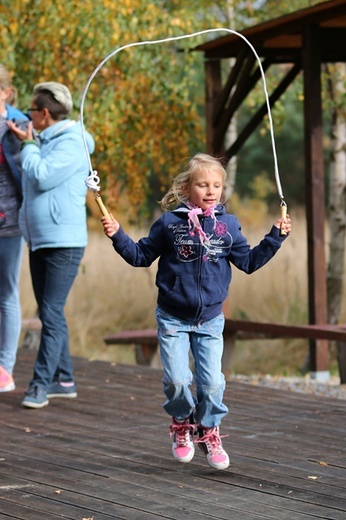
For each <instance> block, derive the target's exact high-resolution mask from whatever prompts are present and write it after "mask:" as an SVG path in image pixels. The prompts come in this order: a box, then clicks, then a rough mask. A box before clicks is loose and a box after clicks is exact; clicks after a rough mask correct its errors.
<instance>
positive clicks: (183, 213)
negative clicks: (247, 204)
mask: <svg viewBox="0 0 346 520" xmlns="http://www.w3.org/2000/svg"><path fill="white" fill-rule="evenodd" d="M188 212H189V209H188V208H187V207H186V206H185V205H181V206H179V207H178V208H177V209H175V210H174V211H171V212H167V213H164V214H163V215H162V216H161V217H160V218H159V219H158V220H157V221H156V222H155V223H154V224H153V225H152V227H151V229H150V231H149V235H148V237H145V238H142V239H140V240H139V241H138V242H137V243H136V242H134V241H133V240H132V239H131V238H130V237H129V236H128V235H127V234H126V233H125V232H124V230H123V229H122V228H121V227H120V229H119V230H118V231H117V233H115V234H114V235H113V236H112V237H111V239H112V242H113V247H114V249H115V250H116V251H117V252H118V253H119V254H120V255H121V256H122V258H123V259H124V260H126V262H128V263H129V264H131V265H133V266H135V267H148V266H149V265H151V264H152V262H153V261H154V260H156V258H159V264H158V271H157V276H156V285H157V287H158V289H159V293H158V299H157V303H158V305H159V306H160V307H162V308H163V309H164V310H165V311H166V312H168V313H169V314H171V315H173V316H177V317H179V318H182V319H185V320H188V321H192V322H196V323H198V322H200V321H206V320H210V319H212V318H214V317H215V316H217V315H218V314H220V312H221V311H222V304H223V302H224V301H225V299H226V298H227V294H228V288H229V285H230V282H231V278H232V269H231V263H232V264H233V265H234V266H236V267H237V268H238V269H240V270H241V271H244V272H245V273H247V274H250V273H253V272H254V271H256V270H257V269H259V268H260V267H262V266H263V265H265V264H266V263H267V262H268V261H269V260H270V259H271V258H272V257H273V256H274V255H275V253H276V252H277V250H278V249H279V248H280V246H281V244H282V242H283V240H285V237H282V236H280V230H279V229H278V228H276V227H275V226H273V227H272V229H271V231H270V233H268V234H267V235H265V237H264V238H263V240H262V241H261V242H260V243H259V244H258V245H257V246H256V247H254V248H252V249H251V248H250V245H249V244H248V242H247V240H246V238H245V237H244V236H243V235H242V233H241V227H240V223H239V221H238V219H237V218H236V217H235V216H234V215H230V214H227V213H226V210H225V208H224V206H222V205H221V204H219V205H218V206H217V208H216V210H215V216H216V221H215V220H214V219H213V218H212V217H208V216H204V215H201V216H200V217H199V218H200V223H201V226H202V229H203V230H204V232H205V233H206V235H207V237H208V238H209V243H210V246H209V247H208V249H206V248H205V247H204V246H203V245H202V244H201V242H200V239H199V237H198V236H197V235H196V236H194V235H191V233H190V229H189V223H188Z"/></svg>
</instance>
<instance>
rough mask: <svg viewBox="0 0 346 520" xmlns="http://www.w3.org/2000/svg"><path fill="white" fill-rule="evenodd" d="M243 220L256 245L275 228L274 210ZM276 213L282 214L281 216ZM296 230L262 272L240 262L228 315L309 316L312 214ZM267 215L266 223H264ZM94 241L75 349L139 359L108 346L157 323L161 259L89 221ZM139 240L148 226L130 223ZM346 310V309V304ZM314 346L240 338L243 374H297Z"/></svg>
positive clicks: (80, 297)
mask: <svg viewBox="0 0 346 520" xmlns="http://www.w3.org/2000/svg"><path fill="white" fill-rule="evenodd" d="M239 217H240V220H241V222H242V223H243V233H244V234H245V236H246V237H247V238H248V240H249V242H250V244H251V245H255V244H256V243H257V242H258V241H259V240H260V239H261V238H262V237H263V235H264V234H265V233H266V232H267V231H268V230H269V228H270V226H271V224H272V222H273V217H271V218H270V220H268V218H266V217H263V218H261V222H259V223H258V224H257V225H253V224H251V223H248V222H246V223H244V221H243V219H242V218H241V215H240V216H239ZM274 218H275V217H274ZM291 218H292V221H293V223H294V232H293V233H292V235H291V236H290V237H289V239H288V240H287V242H286V243H285V244H284V245H283V247H282V249H281V250H280V251H279V252H278V254H277V255H276V256H275V257H274V259H273V260H272V261H270V262H269V264H267V265H266V266H265V267H263V268H262V269H261V270H259V271H258V272H256V273H254V274H252V275H251V276H247V275H245V274H244V273H241V272H239V271H238V270H236V269H234V271H233V282H232V285H231V289H230V295H229V299H228V301H227V306H226V308H225V312H226V315H227V316H228V317H233V318H244V319H251V320H257V321H268V322H271V321H272V322H278V323H307V319H308V313H307V242H306V230H305V220H304V216H303V214H302V213H301V212H299V211H294V210H293V211H292V212H291ZM264 221H266V222H264ZM89 228H90V229H89V244H88V246H87V248H86V251H85V255H84V258H83V261H82V266H81V268H80V273H79V275H78V277H77V279H76V281H75V284H74V286H73V288H72V291H71V293H70V296H69V299H68V304H67V307H66V316H67V319H68V323H69V329H70V335H71V351H72V353H73V355H80V356H86V357H93V358H98V359H103V360H109V361H115V362H119V363H123V362H125V363H134V353H133V351H132V350H131V349H129V348H128V347H124V348H120V347H109V346H108V347H106V346H105V344H104V341H103V338H104V336H106V335H107V334H111V333H114V332H116V331H119V330H121V329H128V328H129V329H131V328H146V327H155V317H154V310H155V303H156V295H157V291H156V286H155V273H156V265H153V266H151V267H150V268H149V269H135V268H133V267H131V266H129V265H127V264H126V263H125V262H124V261H123V260H122V259H121V258H120V257H119V256H118V255H117V254H116V253H115V252H114V250H113V248H112V245H111V242H110V240H109V239H107V238H106V237H105V236H104V235H103V234H102V230H101V224H100V223H99V222H96V223H95V222H91V223H90V226H89ZM129 233H130V235H131V236H132V237H133V238H135V239H138V238H140V237H141V236H144V235H145V233H146V231H142V232H140V231H138V230H135V229H129ZM21 297H22V311H23V316H24V317H32V316H33V315H34V314H35V310H36V304H35V300H34V297H33V293H32V288H31V280H30V274H29V268H28V261H27V255H26V254H24V260H23V266H22V276H21ZM343 313H344V314H345V310H343ZM306 352H307V342H306V341H303V340H299V341H298V340H295V341H292V340H290V341H288V340H287V341H283V340H270V341H263V340H261V341H259V340H258V341H257V340H256V341H242V342H238V348H237V352H236V356H235V371H236V372H237V373H242V374H251V373H271V374H284V375H289V374H294V373H296V372H297V371H299V369H300V367H301V366H302V364H303V362H304V358H305V355H306Z"/></svg>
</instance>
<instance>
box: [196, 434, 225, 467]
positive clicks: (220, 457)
mask: <svg viewBox="0 0 346 520" xmlns="http://www.w3.org/2000/svg"><path fill="white" fill-rule="evenodd" d="M198 433H199V439H198V440H196V441H195V442H196V443H197V444H198V446H199V447H200V449H201V450H202V451H203V453H204V454H205V456H206V458H207V462H208V464H209V465H210V466H211V467H212V468H215V469H226V468H228V466H229V457H228V455H227V453H226V452H225V450H224V449H223V447H222V442H221V437H227V435H222V436H220V434H219V428H218V427H217V426H215V427H214V428H204V427H203V426H199V427H198Z"/></svg>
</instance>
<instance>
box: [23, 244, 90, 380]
mask: <svg viewBox="0 0 346 520" xmlns="http://www.w3.org/2000/svg"><path fill="white" fill-rule="evenodd" d="M83 254H84V247H59V248H43V249H38V250H36V251H34V252H32V251H30V256H29V259H30V272H31V279H32V285H33V289H34V294H35V298H36V301H37V305H38V309H39V317H40V319H41V322H42V332H41V340H40V346H39V350H38V354H37V358H36V362H35V366H34V376H33V379H32V381H31V385H37V386H40V387H42V388H45V389H47V388H48V387H49V386H50V385H51V384H52V383H53V381H65V382H68V381H73V367H72V362H71V357H70V349H69V333H68V328H67V323H66V318H65V314H64V307H65V304H66V300H67V296H68V294H69V292H70V289H71V287H72V285H73V282H74V280H75V278H76V276H77V274H78V267H79V264H80V261H81V259H82V257H83Z"/></svg>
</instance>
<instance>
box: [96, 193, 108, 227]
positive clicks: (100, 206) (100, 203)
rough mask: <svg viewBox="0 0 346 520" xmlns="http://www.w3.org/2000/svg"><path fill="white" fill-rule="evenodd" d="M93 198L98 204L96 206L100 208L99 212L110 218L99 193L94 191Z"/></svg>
mask: <svg viewBox="0 0 346 520" xmlns="http://www.w3.org/2000/svg"><path fill="white" fill-rule="evenodd" d="M95 200H96V202H97V204H98V207H99V208H100V210H101V213H102V215H103V216H104V217H106V218H108V220H110V219H111V217H110V215H109V213H108V210H107V208H106V206H105V205H104V204H103V202H102V199H101V195H99V193H95Z"/></svg>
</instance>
